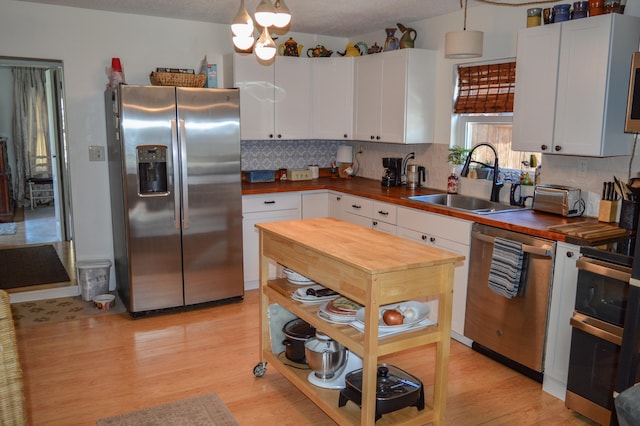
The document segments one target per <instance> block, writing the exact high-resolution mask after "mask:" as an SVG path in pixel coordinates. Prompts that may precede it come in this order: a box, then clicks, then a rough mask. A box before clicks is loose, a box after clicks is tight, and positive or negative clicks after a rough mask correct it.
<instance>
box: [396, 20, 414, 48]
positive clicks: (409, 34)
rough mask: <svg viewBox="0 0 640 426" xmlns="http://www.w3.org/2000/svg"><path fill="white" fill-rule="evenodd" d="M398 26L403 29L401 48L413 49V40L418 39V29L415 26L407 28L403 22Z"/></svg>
mask: <svg viewBox="0 0 640 426" xmlns="http://www.w3.org/2000/svg"><path fill="white" fill-rule="evenodd" d="M398 28H400V31H402V37H400V49H412V48H413V42H414V41H415V40H416V36H417V33H416V30H414V29H413V28H407V27H405V26H404V25H402V24H398Z"/></svg>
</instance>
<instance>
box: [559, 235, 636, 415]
mask: <svg viewBox="0 0 640 426" xmlns="http://www.w3.org/2000/svg"><path fill="white" fill-rule="evenodd" d="M581 253H582V256H581V257H580V259H578V261H577V267H578V283H577V289H576V300H575V310H574V314H573V317H572V318H571V327H572V331H571V352H570V360H569V376H568V379H567V393H566V398H565V405H566V406H567V407H568V408H571V409H573V410H575V411H577V412H579V413H580V414H582V415H584V416H586V417H589V418H590V419H592V420H594V421H596V422H598V423H600V424H603V425H608V424H609V422H610V419H611V412H612V410H613V409H614V408H613V390H614V387H615V381H616V374H617V371H618V360H619V356H620V346H621V344H622V334H623V328H624V321H625V314H626V308H627V301H628V293H629V279H630V278H631V261H632V259H631V258H630V257H629V256H626V255H617V254H612V253H610V252H605V251H602V250H599V249H595V248H588V247H585V248H582V249H581Z"/></svg>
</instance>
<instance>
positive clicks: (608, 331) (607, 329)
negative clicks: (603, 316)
mask: <svg viewBox="0 0 640 426" xmlns="http://www.w3.org/2000/svg"><path fill="white" fill-rule="evenodd" d="M570 323H571V326H572V327H575V328H576V329H578V330H582V331H584V332H585V333H587V334H590V335H592V336H595V337H598V338H600V339H602V340H606V341H607V342H609V343H613V344H614V345H618V346H621V345H622V328H621V327H618V326H615V325H612V324H609V323H606V322H604V321H600V320H597V319H595V318H592V317H589V316H587V315H584V314H581V313H579V312H574V313H573V316H572V317H571V321H570Z"/></svg>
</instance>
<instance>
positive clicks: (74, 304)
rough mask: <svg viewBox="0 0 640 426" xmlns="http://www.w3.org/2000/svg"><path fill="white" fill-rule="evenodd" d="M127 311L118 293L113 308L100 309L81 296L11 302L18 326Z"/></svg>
mask: <svg viewBox="0 0 640 426" xmlns="http://www.w3.org/2000/svg"><path fill="white" fill-rule="evenodd" d="M126 311H127V310H126V308H125V306H124V304H123V303H122V301H121V300H120V298H119V297H118V296H117V295H116V300H115V303H114V306H113V308H112V309H109V310H100V309H98V308H96V307H95V306H94V305H93V302H90V301H89V302H85V301H84V300H82V298H81V297H80V296H77V297H61V298H58V299H47V300H36V301H34V302H20V303H12V304H11V314H12V315H13V322H14V323H15V325H16V327H29V326H33V325H38V324H52V323H56V322H62V321H71V320H76V319H80V318H87V317H96V316H102V315H109V314H120V313H123V312H126Z"/></svg>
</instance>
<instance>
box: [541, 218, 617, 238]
mask: <svg viewBox="0 0 640 426" xmlns="http://www.w3.org/2000/svg"><path fill="white" fill-rule="evenodd" d="M548 229H549V230H550V231H554V232H560V233H561V234H567V235H571V236H573V237H578V238H583V239H585V240H590V241H596V240H603V239H606V238H616V237H622V236H624V235H626V234H627V232H628V231H627V230H626V229H624V228H618V227H617V226H615V225H610V224H607V223H599V222H574V223H569V224H565V225H554V226H550V227H549V228H548Z"/></svg>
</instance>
